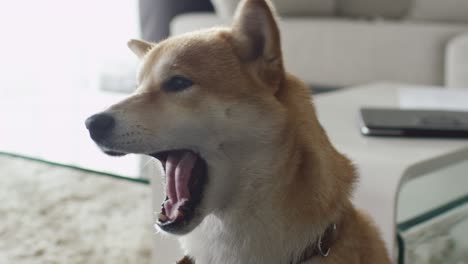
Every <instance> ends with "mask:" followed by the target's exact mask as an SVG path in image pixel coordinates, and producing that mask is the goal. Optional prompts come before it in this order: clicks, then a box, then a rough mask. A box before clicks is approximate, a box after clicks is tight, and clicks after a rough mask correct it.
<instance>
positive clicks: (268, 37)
mask: <svg viewBox="0 0 468 264" xmlns="http://www.w3.org/2000/svg"><path fill="white" fill-rule="evenodd" d="M275 16H276V12H275V10H274V8H273V6H272V4H271V3H270V2H269V0H242V1H241V2H240V4H239V6H238V7H237V11H236V14H235V16H234V21H233V25H232V34H233V38H234V48H235V50H236V52H237V53H238V55H239V56H240V58H241V59H242V60H244V61H255V60H262V63H261V65H263V67H264V69H263V70H266V71H267V73H270V74H276V75H279V73H280V72H281V71H283V61H282V60H283V59H282V54H281V40H280V33H279V29H278V24H277V22H276V18H275ZM270 74H268V75H270ZM270 76H271V75H270Z"/></svg>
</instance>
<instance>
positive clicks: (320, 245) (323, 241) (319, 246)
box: [290, 224, 337, 264]
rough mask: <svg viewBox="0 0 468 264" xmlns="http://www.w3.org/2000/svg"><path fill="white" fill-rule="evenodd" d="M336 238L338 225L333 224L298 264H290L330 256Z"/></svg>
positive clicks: (306, 251) (308, 248)
mask: <svg viewBox="0 0 468 264" xmlns="http://www.w3.org/2000/svg"><path fill="white" fill-rule="evenodd" d="M336 238H337V229H336V224H331V225H329V226H328V227H327V229H325V232H323V234H322V235H320V237H319V239H318V240H317V241H316V242H315V243H313V244H312V245H310V246H308V247H307V248H306V249H305V250H304V252H303V253H302V255H301V257H300V258H299V260H298V261H297V262H294V261H291V262H290V264H300V263H303V262H304V261H306V260H309V259H311V258H313V257H327V256H328V255H329V254H330V250H331V247H332V245H333V243H335V241H336Z"/></svg>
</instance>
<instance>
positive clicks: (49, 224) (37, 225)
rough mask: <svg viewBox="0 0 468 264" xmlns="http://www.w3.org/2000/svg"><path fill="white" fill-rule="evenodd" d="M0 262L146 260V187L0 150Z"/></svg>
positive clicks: (148, 214)
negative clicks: (23, 157)
mask: <svg viewBox="0 0 468 264" xmlns="http://www.w3.org/2000/svg"><path fill="white" fill-rule="evenodd" d="M0 201H1V202H0V263H16V264H22V263H28V264H30V263H41V264H42V263H67V264H74V263H87V264H88V263H113V264H114V263H117V264H118V263H139V264H140V263H142V264H144V263H149V262H150V258H151V245H152V236H154V233H155V231H154V230H153V228H152V224H151V219H152V216H151V207H150V201H151V200H150V188H149V186H148V185H143V184H140V183H134V182H129V181H124V180H119V179H114V178H111V177H106V176H102V175H99V174H92V173H89V172H83V171H79V170H74V169H69V168H63V167H58V166H54V165H50V164H46V163H41V162H37V161H31V160H26V159H21V158H14V157H8V156H2V155H0Z"/></svg>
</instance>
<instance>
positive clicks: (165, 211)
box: [150, 150, 207, 233]
mask: <svg viewBox="0 0 468 264" xmlns="http://www.w3.org/2000/svg"><path fill="white" fill-rule="evenodd" d="M150 156H152V157H155V158H157V159H158V160H159V161H161V163H162V165H163V167H164V171H165V176H166V177H165V178H166V187H165V189H166V199H165V200H164V202H163V203H162V204H161V212H160V213H159V215H158V221H157V225H158V226H159V227H160V228H161V229H162V230H164V231H166V232H170V233H180V232H186V231H187V230H185V229H187V226H188V225H189V224H190V222H191V220H192V219H193V218H194V216H195V215H196V209H197V207H198V205H199V204H200V201H201V198H202V195H203V189H204V186H205V183H206V181H207V165H206V162H205V160H203V159H202V158H201V157H200V156H199V155H197V154H195V153H194V152H193V151H190V150H171V151H164V152H158V153H154V154H151V155H150Z"/></svg>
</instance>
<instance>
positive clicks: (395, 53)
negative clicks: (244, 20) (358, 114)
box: [171, 14, 468, 86]
mask: <svg viewBox="0 0 468 264" xmlns="http://www.w3.org/2000/svg"><path fill="white" fill-rule="evenodd" d="M224 22H226V21H224ZM222 23H223V21H222V20H221V19H220V18H219V16H216V15H214V14H212V15H206V14H205V15H203V14H201V15H200V14H186V15H182V16H178V17H177V18H176V19H175V20H173V21H172V23H171V33H172V34H174V35H176V34H181V33H184V32H189V31H192V30H197V29H200V28H209V27H212V26H214V25H220V24H222ZM279 25H280V29H281V36H282V37H281V39H282V48H283V54H284V60H285V65H286V69H288V71H290V72H292V73H293V74H295V75H297V76H298V77H300V78H301V79H303V80H304V81H306V82H307V83H310V84H320V85H324V86H349V85H356V84H363V83H367V82H375V81H394V82H404V83H408V84H427V85H443V84H444V65H445V47H446V45H447V43H449V41H450V40H451V39H452V38H454V37H456V36H457V35H459V34H461V33H463V32H468V24H465V25H463V24H440V23H412V22H397V21H381V20H376V21H365V20H356V19H349V20H348V19H332V18H304V17H300V18H287V19H282V20H281V21H280V23H279Z"/></svg>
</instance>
